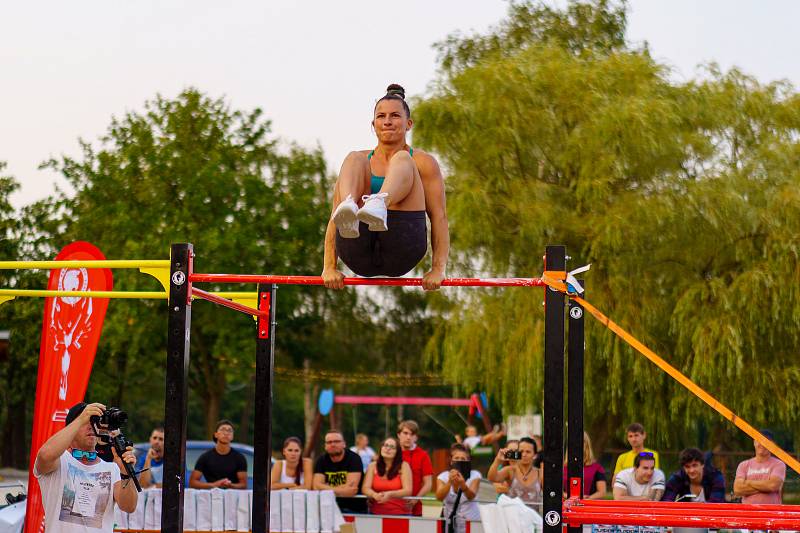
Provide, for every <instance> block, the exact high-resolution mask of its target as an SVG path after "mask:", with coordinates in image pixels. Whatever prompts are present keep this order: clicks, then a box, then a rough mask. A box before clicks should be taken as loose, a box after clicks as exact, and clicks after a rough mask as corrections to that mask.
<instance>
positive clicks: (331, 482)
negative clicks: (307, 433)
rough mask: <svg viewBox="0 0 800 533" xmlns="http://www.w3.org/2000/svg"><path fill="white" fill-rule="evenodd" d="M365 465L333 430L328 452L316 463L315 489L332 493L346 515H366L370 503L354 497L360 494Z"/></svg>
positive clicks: (326, 446) (327, 446)
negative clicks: (347, 513)
mask: <svg viewBox="0 0 800 533" xmlns="http://www.w3.org/2000/svg"><path fill="white" fill-rule="evenodd" d="M362 474H363V465H362V464H361V457H359V456H358V454H357V453H355V452H352V451H350V450H348V449H347V444H346V443H345V441H344V436H343V435H342V434H341V433H340V432H339V431H336V430H334V429H332V430H330V431H328V433H326V434H325V453H324V454H322V455H321V456H320V457H319V458H318V459H317V462H316V463H314V483H313V487H314V490H332V491H333V492H334V493H335V494H336V503H337V504H338V505H339V508H340V509H341V510H342V511H344V512H351V513H366V512H367V501H366V499H364V498H353V497H352V496H355V495H356V494H358V493H360V492H361V478H362Z"/></svg>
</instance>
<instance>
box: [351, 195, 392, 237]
mask: <svg viewBox="0 0 800 533" xmlns="http://www.w3.org/2000/svg"><path fill="white" fill-rule="evenodd" d="M387 196H389V195H388V194H386V193H385V192H379V193H377V194H370V195H364V196H362V197H361V199H362V200H363V201H364V207H362V208H361V209H359V210H358V215H356V216H357V217H358V220H360V221H361V222H364V223H365V224H369V230H370V231H386V230H388V229H389V228H388V227H387V226H386V201H385V200H384V198H386V197H387Z"/></svg>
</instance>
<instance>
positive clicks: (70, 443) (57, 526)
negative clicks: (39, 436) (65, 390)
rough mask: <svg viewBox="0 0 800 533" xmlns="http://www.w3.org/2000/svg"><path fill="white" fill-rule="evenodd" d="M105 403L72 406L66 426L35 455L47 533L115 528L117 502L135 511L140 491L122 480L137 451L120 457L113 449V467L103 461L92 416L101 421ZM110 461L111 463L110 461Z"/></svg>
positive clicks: (35, 473) (36, 473) (129, 511)
mask: <svg viewBox="0 0 800 533" xmlns="http://www.w3.org/2000/svg"><path fill="white" fill-rule="evenodd" d="M105 410H106V408H105V406H104V405H103V404H100V403H92V404H88V405H87V404H86V403H84V402H81V403H78V404H76V405H74V406H72V407H71V408H70V410H69V412H68V413H67V420H66V426H65V427H64V429H62V430H61V431H59V432H57V433H56V434H55V435H53V436H52V437H50V438H49V439H48V440H47V442H45V443H44V445H43V446H42V447H41V449H40V450H39V453H38V454H37V455H36V462H35V463H34V467H33V473H34V476H36V479H37V480H38V481H39V487H40V488H41V491H42V504H43V506H44V516H45V530H46V531H47V532H48V533H54V532H61V531H64V532H69V533H74V532H79V531H88V530H89V529H92V530H100V531H103V532H107V533H111V532H112V531H113V529H114V502H116V503H117V505H119V508H120V509H121V510H122V511H125V512H127V513H131V512H133V511H135V510H136V504H137V501H138V496H137V492H136V486H135V485H134V483H132V482H131V480H130V479H128V476H127V475H125V476H122V475H121V472H122V471H124V470H125V465H124V463H123V461H124V462H125V463H134V462H135V461H136V457H135V456H134V454H133V448H132V447H130V446H129V447H128V448H127V450H126V451H125V453H123V454H122V458H120V457H119V456H118V455H117V453H116V451H115V450H114V447H113V446H112V447H111V450H110V452H111V457H113V462H106V461H103V460H101V459H100V456H99V455H98V452H97V450H96V449H95V448H96V446H97V444H98V437H97V435H96V433H95V430H94V428H93V427H92V423H91V418H92V417H98V418H100V417H102V416H103V413H104V412H105ZM111 457H109V459H111Z"/></svg>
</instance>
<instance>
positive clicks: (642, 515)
mask: <svg viewBox="0 0 800 533" xmlns="http://www.w3.org/2000/svg"><path fill="white" fill-rule="evenodd" d="M193 258H194V251H193V247H192V245H191V244H189V243H181V244H173V245H172V248H171V254H170V259H169V260H168V261H163V260H156V261H127V260H122V261H112V260H108V261H0V269H18V268H31V269H55V268H70V267H75V268H78V267H81V268H139V269H140V270H141V271H142V272H143V273H147V274H151V275H153V276H155V277H156V278H158V279H159V281H160V282H161V283H162V285H164V286H165V289H168V299H169V319H168V332H167V366H166V370H167V372H166V397H165V416H164V422H165V426H166V427H168V428H170V430H169V431H167V432H166V434H165V437H166V441H165V457H164V459H165V461H164V485H163V508H162V514H161V530H162V531H164V532H167V533H181V532H182V530H183V497H182V489H183V486H184V481H185V480H184V472H185V470H184V468H183V465H184V462H185V453H186V446H185V445H186V412H187V402H188V392H189V391H188V368H189V361H190V350H189V346H190V338H191V306H192V301H193V299H198V298H199V299H205V300H209V301H211V302H213V303H216V304H219V305H223V306H225V307H229V308H231V309H234V310H236V311H239V312H243V313H247V314H250V315H252V316H254V317H255V318H256V323H257V327H256V335H255V341H256V390H255V396H256V400H255V419H256V420H263V421H265V423H263V424H256V425H255V428H256V431H255V439H254V445H255V446H254V447H255V457H254V465H253V467H254V483H253V502H254V503H253V509H252V525H253V532H254V533H266V532H267V516H268V515H269V487H268V485H267V478H268V474H267V465H268V464H269V454H270V450H271V449H272V446H271V438H270V433H271V421H272V384H273V374H274V353H275V297H276V293H277V288H278V285H323V282H322V278H321V277H319V276H261V275H247V274H200V273H195V272H194V270H193ZM566 260H567V257H566V250H565V248H564V247H563V246H548V247H547V248H546V254H545V267H546V268H545V272H544V275H543V276H542V277H541V278H488V279H481V278H452V279H446V280H444V282H443V283H442V286H445V287H448V286H457V287H548V288H549V290H545V297H544V300H545V335H544V344H545V354H544V364H545V369H544V378H545V379H544V442H545V448H544V472H545V476H544V495H543V499H544V533H558V531H559V530H561V529H562V528H564V527H565V526H566V527H567V528H568V529H569V532H570V533H580V528H581V526H582V525H583V524H592V523H596V524H608V525H645V526H657V525H661V526H687V527H712V528H719V527H729V528H747V529H790V530H800V506H791V505H779V506H778V505H747V504H710V503H706V504H693V503H683V502H681V503H675V502H620V501H595V500H584V499H583V498H582V497H583V494H582V490H583V480H582V478H583V403H584V396H583V394H584V378H583V374H584V364H583V358H584V321H583V315H584V307H585V310H587V311H589V312H590V313H591V314H593V315H594V316H595V317H596V318H598V320H600V322H601V323H603V325H604V326H606V327H608V328H609V329H611V330H612V331H613V332H614V333H615V334H617V335H619V336H621V337H623V339H624V340H625V341H626V342H627V343H629V344H631V346H633V347H634V348H635V349H636V350H638V351H639V352H641V353H642V354H643V355H644V356H645V357H647V358H648V359H650V360H651V361H652V362H654V363H655V364H656V365H657V366H658V367H659V368H661V369H662V370H664V371H666V372H667V373H668V374H670V376H672V377H673V378H674V379H676V380H677V381H678V382H680V383H681V384H682V385H684V386H685V387H686V388H688V389H689V390H690V391H691V392H692V393H693V394H695V395H696V396H698V397H699V398H701V399H702V400H703V401H705V402H706V403H707V404H709V405H710V406H711V407H712V408H714V409H715V410H716V411H717V412H719V413H720V414H721V415H723V416H724V417H725V418H727V419H728V420H731V421H732V422H733V423H734V424H735V425H736V426H737V427H739V428H740V429H742V430H743V431H745V433H747V434H748V435H750V436H753V437H754V438H758V439H759V442H762V441H763V442H762V443H763V444H764V445H765V446H767V448H768V449H770V451H773V449H774V450H775V451H774V452H773V453H779V454H780V455H779V456H780V457H781V458H784V457H785V461H788V462H791V466H792V468H795V469H798V471H800V465H798V463H797V461H796V460H795V459H794V458H792V457H790V456H788V454H786V453H785V452H784V451H783V450H781V449H780V448H778V447H776V446H775V445H774V444H773V443H771V442H768V441H767V440H766V439H764V438H763V435H761V434H760V433H758V432H757V431H755V430H754V429H753V428H752V427H751V426H749V424H747V423H746V422H744V421H743V420H742V419H741V418H739V417H737V416H736V415H735V414H734V413H732V412H731V411H730V410H729V409H727V408H726V407H724V406H723V405H721V404H720V403H719V402H718V401H717V400H715V399H714V398H713V397H711V396H710V395H708V393H706V392H705V391H703V390H702V389H699V387H697V386H696V385H695V384H694V383H692V382H691V381H690V380H689V379H688V378H687V377H686V376H683V375H682V374H680V372H679V371H677V369H675V368H673V367H671V366H670V365H669V364H668V363H666V362H665V361H663V360H661V359H660V358H659V357H658V356H657V355H655V354H654V353H652V351H650V350H649V349H647V348H646V347H645V346H644V345H642V344H641V343H640V342H639V341H637V340H636V339H634V338H632V336H630V335H629V334H627V332H625V331H624V330H622V329H621V328H620V327H619V326H618V325H616V324H615V323H613V322H612V321H611V320H610V319H608V318H607V317H605V315H602V313H600V312H599V311H598V310H597V309H596V308H594V307H593V306H592V305H591V304H589V303H588V302H586V301H585V300H583V299H582V298H580V297H578V296H576V295H574V294H572V293H571V292H569V291H568V289H569V288H570V287H569V286H568V285H567V284H566V283H565V281H564V280H565V279H566V277H567V273H566ZM167 268H168V269H169V278H168V279H167V278H166V276H165V275H162V272H163V274H166V269H167ZM344 282H345V285H373V286H421V285H422V280H421V279H420V278H372V279H369V278H345V280H344ZM194 283H257V284H258V290H257V292H256V294H255V299H253V295H252V294H250V293H227V294H218V293H217V294H215V293H210V292H207V291H204V290H202V289H199V288H197V287H194V286H193V284H194ZM578 283H579V284H582V282H581V281H580V280H578ZM73 292H75V291H21V290H14V289H2V290H0V303H2V302H3V301H7V300H9V299H13V298H14V297H16V296H35V297H42V296H44V297H54V296H81V297H95V298H164V293H151V292H139V293H136V292H130V293H125V292H118V291H105V292H92V291H86V292H84V291H79V292H77V293H75V294H73ZM568 292H569V296H570V297H569V299H568V305H567V294H568ZM226 297H227V298H226ZM229 298H230V299H229ZM234 300H239V301H234ZM240 302H246V303H250V302H255V306H254V307H251V306H248V305H245V304H244V303H240ZM565 311H567V314H568V316H569V319H568V320H567V319H566V317H565ZM567 323H569V332H568V341H569V342H568V347H567V357H568V359H567V361H565V359H564V352H565V343H564V341H565V326H566V324H567ZM565 365H566V366H565ZM565 369H566V370H567V376H568V381H567V383H566V384H565V380H564V375H565V372H564V371H565ZM565 385H566V387H568V389H566V387H565ZM565 389H566V390H565ZM565 398H566V399H567V414H566V420H565V416H564V399H565ZM567 421H568V422H569V423H568V424H565V422H567ZM565 425H566V427H567V439H566V440H567V479H568V481H567V485H568V486H567V492H568V493H569V497H568V499H567V500H566V501H564V499H563V497H562V494H563V489H564V487H563V486H562V468H563V467H562V457H563V456H562V453H563V452H562V450H563V445H564V428H565ZM257 509H261V510H263V511H261V512H257V511H256V510H257Z"/></svg>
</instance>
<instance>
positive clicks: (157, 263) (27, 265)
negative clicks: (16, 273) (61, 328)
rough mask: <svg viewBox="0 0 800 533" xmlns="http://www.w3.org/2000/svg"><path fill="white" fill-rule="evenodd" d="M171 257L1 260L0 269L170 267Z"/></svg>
mask: <svg viewBox="0 0 800 533" xmlns="http://www.w3.org/2000/svg"><path fill="white" fill-rule="evenodd" d="M169 267H170V264H169V259H133V260H129V259H103V260H94V261H0V270H58V269H60V268H167V269H168V268H169Z"/></svg>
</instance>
